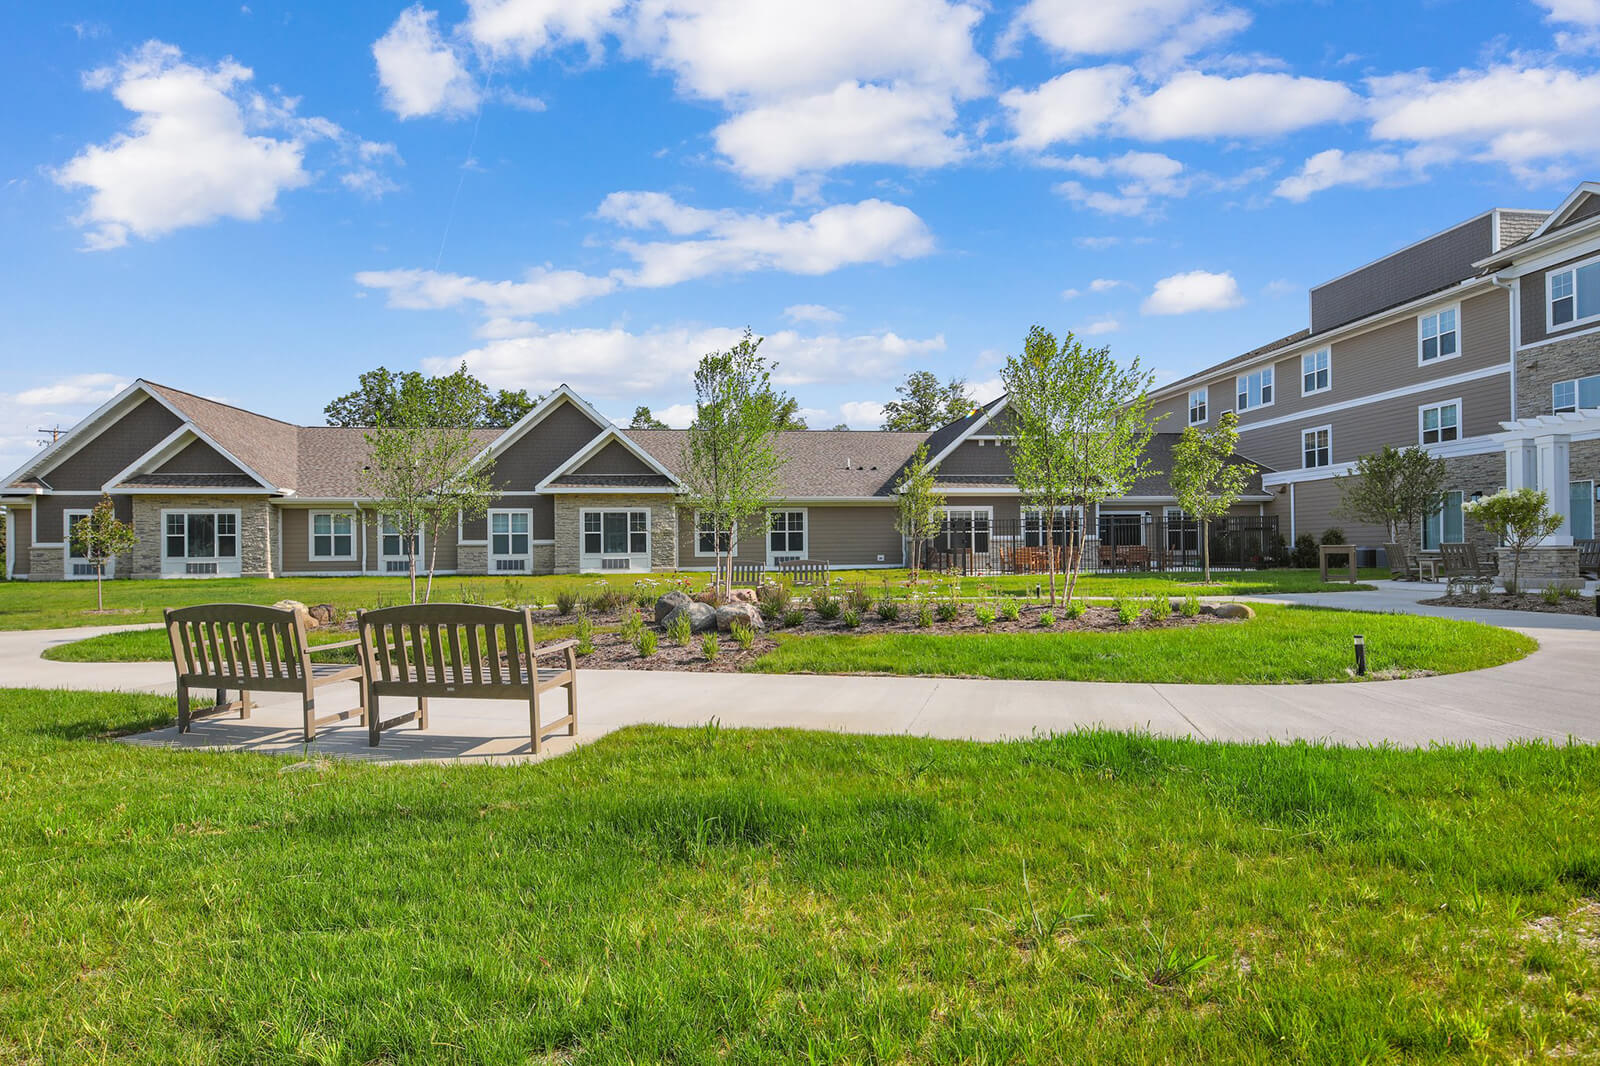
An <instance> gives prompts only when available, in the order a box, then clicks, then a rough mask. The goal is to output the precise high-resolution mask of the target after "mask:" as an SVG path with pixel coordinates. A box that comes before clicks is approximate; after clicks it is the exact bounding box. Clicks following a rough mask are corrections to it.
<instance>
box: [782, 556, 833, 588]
mask: <svg viewBox="0 0 1600 1066" xmlns="http://www.w3.org/2000/svg"><path fill="white" fill-rule="evenodd" d="M778 574H779V575H780V576H782V577H786V578H788V579H789V583H790V584H791V585H826V584H827V583H828V561H827V560H826V559H822V560H812V559H789V560H787V561H785V562H781V563H779V564H778Z"/></svg>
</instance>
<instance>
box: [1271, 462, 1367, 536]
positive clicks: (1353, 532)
mask: <svg viewBox="0 0 1600 1066" xmlns="http://www.w3.org/2000/svg"><path fill="white" fill-rule="evenodd" d="M1343 498H1344V493H1343V491H1342V490H1341V489H1340V487H1339V483H1338V482H1337V481H1335V480H1334V479H1333V478H1327V479H1324V480H1322V481H1303V482H1301V483H1300V484H1298V485H1296V486H1295V487H1294V532H1295V536H1296V537H1298V536H1300V535H1301V534H1302V533H1309V534H1311V536H1312V537H1313V539H1315V540H1318V541H1320V540H1321V539H1322V534H1323V533H1325V532H1326V531H1328V530H1330V529H1342V530H1344V539H1345V540H1346V541H1348V542H1349V543H1351V544H1361V545H1365V546H1367V547H1379V546H1381V545H1382V544H1383V543H1384V542H1386V541H1387V540H1388V539H1389V533H1388V531H1387V530H1385V529H1384V528H1383V527H1382V526H1368V525H1363V524H1361V523H1360V522H1356V521H1352V520H1351V519H1348V518H1345V517H1344V516H1342V515H1339V514H1336V513H1335V511H1336V510H1337V509H1338V507H1339V503H1340V501H1342V500H1343ZM1281 532H1282V533H1283V535H1284V537H1285V538H1288V537H1289V524H1288V523H1287V522H1284V523H1281Z"/></svg>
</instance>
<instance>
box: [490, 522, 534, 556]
mask: <svg viewBox="0 0 1600 1066" xmlns="http://www.w3.org/2000/svg"><path fill="white" fill-rule="evenodd" d="M530 543H531V542H530V540H529V534H528V512H527V511H490V512H489V554H490V555H493V556H500V557H503V558H512V557H521V556H526V555H527V554H528V551H529V545H530Z"/></svg>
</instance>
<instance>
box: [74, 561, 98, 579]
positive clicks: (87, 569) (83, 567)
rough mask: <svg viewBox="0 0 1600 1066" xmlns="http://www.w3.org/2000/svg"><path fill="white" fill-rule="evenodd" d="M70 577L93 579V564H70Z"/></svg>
mask: <svg viewBox="0 0 1600 1066" xmlns="http://www.w3.org/2000/svg"><path fill="white" fill-rule="evenodd" d="M72 576H73V577H94V564H93V563H73V564H72Z"/></svg>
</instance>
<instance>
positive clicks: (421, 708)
mask: <svg viewBox="0 0 1600 1066" xmlns="http://www.w3.org/2000/svg"><path fill="white" fill-rule="evenodd" d="M417 728H418V729H426V728H428V697H426V696H418V697H417Z"/></svg>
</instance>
